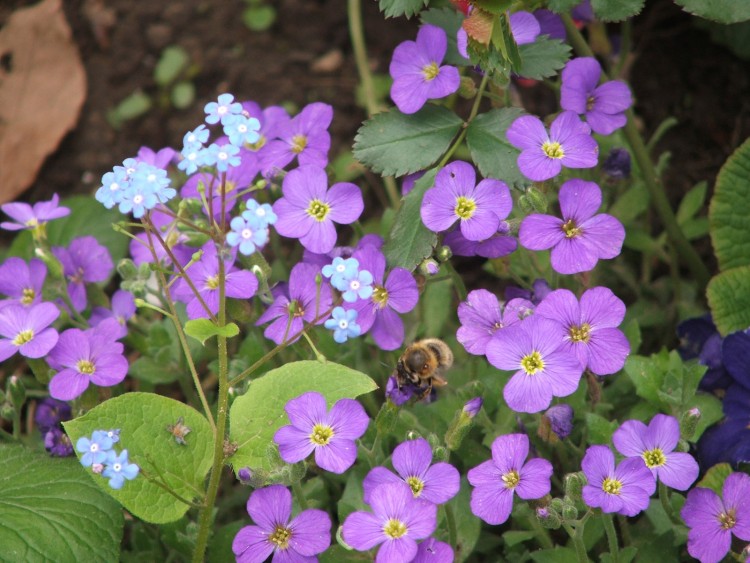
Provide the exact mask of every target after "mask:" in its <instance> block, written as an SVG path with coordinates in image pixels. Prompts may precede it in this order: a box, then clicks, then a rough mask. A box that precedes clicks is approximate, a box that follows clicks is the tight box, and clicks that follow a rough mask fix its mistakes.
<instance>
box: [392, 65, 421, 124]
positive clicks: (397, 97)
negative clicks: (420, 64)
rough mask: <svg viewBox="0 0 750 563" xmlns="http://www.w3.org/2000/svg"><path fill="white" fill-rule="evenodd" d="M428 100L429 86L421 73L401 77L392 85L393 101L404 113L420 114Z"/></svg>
mask: <svg viewBox="0 0 750 563" xmlns="http://www.w3.org/2000/svg"><path fill="white" fill-rule="evenodd" d="M428 98H429V84H428V83H427V82H425V79H424V75H423V74H422V73H421V72H418V73H414V74H404V75H401V76H399V77H398V78H396V79H395V80H394V81H393V84H392V85H391V99H392V100H393V103H395V104H396V107H398V109H399V110H400V111H401V112H402V113H405V114H412V113H416V112H418V111H419V110H420V109H422V106H423V105H424V104H425V102H426V101H427V99H428Z"/></svg>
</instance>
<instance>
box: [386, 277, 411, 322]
mask: <svg viewBox="0 0 750 563" xmlns="http://www.w3.org/2000/svg"><path fill="white" fill-rule="evenodd" d="M384 287H385V289H386V290H387V291H388V307H390V308H391V309H393V310H395V311H397V312H399V313H408V312H409V311H411V310H412V309H413V308H414V307H416V305H417V302H418V301H419V289H418V288H417V282H416V280H415V279H414V276H413V275H412V274H411V272H409V270H405V269H404V268H393V270H391V273H390V274H389V275H388V279H387V280H386V282H385V285H384Z"/></svg>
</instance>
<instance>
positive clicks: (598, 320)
mask: <svg viewBox="0 0 750 563" xmlns="http://www.w3.org/2000/svg"><path fill="white" fill-rule="evenodd" d="M580 318H581V320H582V321H584V322H587V323H589V324H590V325H592V326H596V328H597V329H599V328H605V327H618V326H620V323H621V322H622V320H623V319H624V318H625V304H624V303H623V302H622V301H621V300H620V299H619V298H618V297H617V296H615V294H614V293H612V290H611V289H609V288H607V287H592V288H591V289H587V290H586V291H584V292H583V295H582V296H581V317H580Z"/></svg>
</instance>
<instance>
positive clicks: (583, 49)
mask: <svg viewBox="0 0 750 563" xmlns="http://www.w3.org/2000/svg"><path fill="white" fill-rule="evenodd" d="M561 17H562V20H563V23H564V24H565V30H566V31H567V32H568V38H569V39H570V43H571V44H572V45H573V48H574V49H575V50H576V52H577V53H578V54H579V55H582V56H584V57H593V56H594V53H593V51H592V50H591V48H590V47H589V45H588V43H586V40H585V39H584V38H583V35H581V32H580V31H578V29H577V28H576V26H575V25H574V24H573V20H572V19H571V18H570V16H569V15H567V14H561ZM602 78H603V79H606V80H609V76H607V75H606V73H602ZM625 115H626V116H627V118H628V121H627V123H626V124H625V128H624V130H623V132H624V134H625V139H626V140H627V141H628V145H630V150H631V151H632V152H633V156H634V157H635V160H636V162H637V163H638V167H639V169H640V171H641V175H642V177H643V182H644V184H645V185H646V189H647V190H648V193H649V197H650V201H651V205H652V207H653V209H654V211H656V213H657V215H658V216H659V219H661V222H662V223H663V224H664V229H665V230H666V231H667V236H668V237H669V240H670V241H671V243H672V244H673V245H674V246H675V248H676V249H677V252H678V253H679V255H680V257H681V258H682V260H683V261H684V262H685V264H686V265H687V267H688V268H689V269H690V272H691V274H692V275H693V277H694V278H695V281H696V282H697V284H698V291H699V292H700V293H703V290H704V289H705V287H706V285H707V284H708V280H709V279H710V278H711V274H710V273H709V271H708V268H707V267H706V265H705V264H704V263H703V261H702V260H701V257H700V255H699V254H698V253H697V252H696V251H695V249H694V248H693V247H692V246H691V244H690V242H689V241H688V240H687V238H686V237H685V234H684V233H683V232H682V229H680V225H679V224H678V223H677V218H676V217H675V214H674V211H672V207H671V206H670V205H669V199H667V194H666V193H665V191H664V189H663V185H662V183H661V180H660V179H659V176H658V174H657V173H656V168H655V167H654V163H653V162H652V161H651V157H650V156H649V154H648V150H647V149H646V145H645V143H644V142H643V138H642V137H641V134H640V133H639V132H638V128H637V127H636V124H635V113H634V112H633V109H632V108H630V109H628V110H627V112H625Z"/></svg>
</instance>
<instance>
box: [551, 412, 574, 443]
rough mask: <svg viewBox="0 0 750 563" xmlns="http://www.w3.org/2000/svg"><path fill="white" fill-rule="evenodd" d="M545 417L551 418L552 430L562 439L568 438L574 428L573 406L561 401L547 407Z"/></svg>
mask: <svg viewBox="0 0 750 563" xmlns="http://www.w3.org/2000/svg"><path fill="white" fill-rule="evenodd" d="M544 417H545V418H546V419H548V420H549V422H550V425H551V428H552V432H554V433H555V434H557V437H558V438H560V439H561V440H563V439H565V438H567V437H568V436H569V435H570V432H571V431H572V430H573V407H571V406H570V405H566V404H565V403H561V404H559V405H554V406H552V407H550V408H548V409H547V412H545V413H544Z"/></svg>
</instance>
